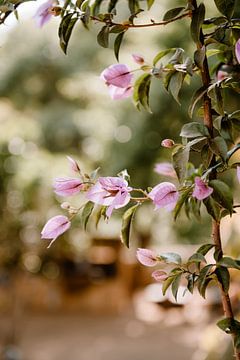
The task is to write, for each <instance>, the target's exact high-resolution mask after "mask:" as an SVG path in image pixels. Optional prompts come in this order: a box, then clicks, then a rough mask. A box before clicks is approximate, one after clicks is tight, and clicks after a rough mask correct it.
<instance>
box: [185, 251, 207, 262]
mask: <svg viewBox="0 0 240 360" xmlns="http://www.w3.org/2000/svg"><path fill="white" fill-rule="evenodd" d="M201 262H205V263H206V259H205V257H204V256H203V254H201V253H199V252H196V253H195V254H193V255H192V256H190V258H189V259H188V263H201Z"/></svg>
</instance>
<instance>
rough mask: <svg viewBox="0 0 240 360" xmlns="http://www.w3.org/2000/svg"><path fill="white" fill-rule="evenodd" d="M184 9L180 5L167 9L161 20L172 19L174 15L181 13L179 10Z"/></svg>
mask: <svg viewBox="0 0 240 360" xmlns="http://www.w3.org/2000/svg"><path fill="white" fill-rule="evenodd" d="M184 9H185V8H184V7H182V6H181V7H177V8H174V9H170V10H168V11H167V12H166V13H165V14H164V16H163V20H164V21H168V20H172V19H174V18H175V17H176V16H178V15H179V14H181V12H182V11H183V10H184Z"/></svg>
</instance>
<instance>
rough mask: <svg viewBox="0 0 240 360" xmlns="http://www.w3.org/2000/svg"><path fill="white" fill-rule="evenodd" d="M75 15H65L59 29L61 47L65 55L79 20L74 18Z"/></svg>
mask: <svg viewBox="0 0 240 360" xmlns="http://www.w3.org/2000/svg"><path fill="white" fill-rule="evenodd" d="M73 15H74V13H71V14H67V15H65V16H64V17H63V18H62V20H61V23H60V25H59V29H58V36H59V40H60V46H61V49H62V50H63V52H64V53H65V54H66V53H67V47H68V43H69V39H70V37H71V34H72V31H73V28H74V25H75V24H76V22H77V21H78V19H77V18H76V17H74V18H72V17H73Z"/></svg>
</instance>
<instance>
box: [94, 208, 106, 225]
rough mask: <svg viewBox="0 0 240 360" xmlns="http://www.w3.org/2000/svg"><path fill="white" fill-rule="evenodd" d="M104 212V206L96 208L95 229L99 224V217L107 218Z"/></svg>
mask: <svg viewBox="0 0 240 360" xmlns="http://www.w3.org/2000/svg"><path fill="white" fill-rule="evenodd" d="M106 210H107V207H106V206H101V207H99V208H98V210H97V212H96V214H95V225H96V228H97V227H98V224H99V221H100V220H101V217H103V218H104V219H106V218H107V216H106Z"/></svg>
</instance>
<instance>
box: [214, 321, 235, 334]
mask: <svg viewBox="0 0 240 360" xmlns="http://www.w3.org/2000/svg"><path fill="white" fill-rule="evenodd" d="M237 325H238V322H236V321H235V320H234V319H232V318H225V319H222V320H220V321H218V322H217V326H218V327H219V328H220V329H221V330H223V331H225V332H226V333H227V334H231V333H233V332H234V330H235V328H236V326H237Z"/></svg>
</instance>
